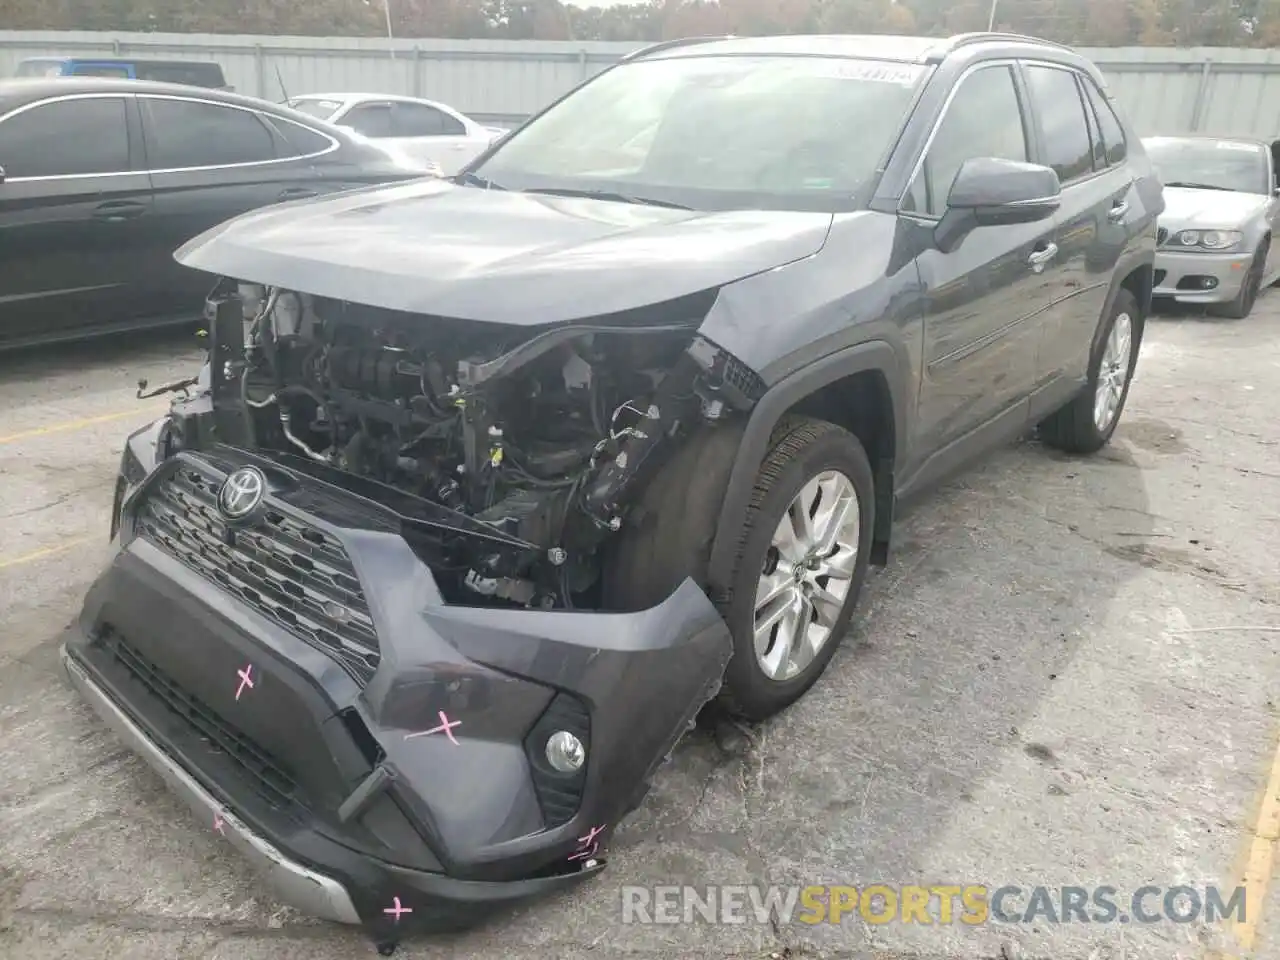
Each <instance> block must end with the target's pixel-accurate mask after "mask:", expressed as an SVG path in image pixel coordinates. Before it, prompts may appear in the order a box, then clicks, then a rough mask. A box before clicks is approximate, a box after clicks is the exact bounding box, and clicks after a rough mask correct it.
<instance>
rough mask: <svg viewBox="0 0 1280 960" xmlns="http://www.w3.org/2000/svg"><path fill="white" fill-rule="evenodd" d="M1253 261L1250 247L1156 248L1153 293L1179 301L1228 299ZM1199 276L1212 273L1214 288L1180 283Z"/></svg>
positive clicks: (1218, 301) (1196, 301) (1222, 301)
mask: <svg viewBox="0 0 1280 960" xmlns="http://www.w3.org/2000/svg"><path fill="white" fill-rule="evenodd" d="M1252 263H1253V255H1252V254H1251V253H1249V252H1248V251H1245V252H1239V251H1237V252H1235V253H1181V252H1175V251H1171V250H1167V249H1161V250H1157V251H1156V259H1155V277H1156V283H1155V286H1154V288H1153V289H1152V291H1151V295H1152V296H1153V297H1161V298H1165V299H1173V300H1176V301H1177V302H1179V303H1229V302H1231V301H1232V300H1234V299H1235V298H1236V296H1237V294H1239V293H1240V287H1241V286H1242V285H1243V283H1244V280H1245V277H1247V276H1248V275H1249V267H1250V265H1251V264H1252ZM1197 277H1213V278H1214V279H1215V280H1217V281H1218V282H1217V285H1216V286H1215V287H1214V288H1213V289H1212V290H1204V289H1197V288H1195V287H1188V286H1185V285H1184V286H1179V284H1184V282H1191V280H1192V278H1197Z"/></svg>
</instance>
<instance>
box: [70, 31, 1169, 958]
mask: <svg viewBox="0 0 1280 960" xmlns="http://www.w3.org/2000/svg"><path fill="white" fill-rule="evenodd" d="M1162 206H1163V201H1162V195H1161V188H1160V185H1159V183H1158V182H1157V180H1156V178H1155V177H1154V176H1153V174H1152V169H1151V165H1150V164H1149V163H1148V161H1147V158H1146V156H1145V155H1144V153H1143V150H1142V145H1141V142H1140V141H1139V140H1138V138H1137V137H1136V136H1134V134H1133V131H1132V130H1131V129H1130V128H1129V127H1128V126H1127V125H1126V123H1125V122H1124V120H1123V119H1122V118H1121V117H1120V115H1119V114H1118V112H1117V111H1116V110H1115V108H1114V105H1113V104H1112V103H1111V101H1110V100H1109V99H1108V97H1107V95H1106V92H1105V88H1104V86H1103V80H1102V77H1101V76H1100V74H1099V72H1098V70H1097V69H1096V68H1095V67H1094V66H1093V65H1091V64H1090V63H1089V62H1087V61H1086V60H1084V59H1083V58H1081V57H1079V56H1077V55H1076V54H1074V53H1073V52H1072V51H1070V50H1068V49H1066V48H1064V47H1060V46H1055V45H1052V44H1048V43H1042V42H1038V41H1035V40H1031V39H1027V38H1023V37H1012V36H1001V35H989V34H984V35H977V36H961V37H955V38H953V39H951V40H945V41H942V40H928V39H916V38H893V37H783V38H751V39H719V40H700V41H692V40H691V41H681V42H677V43H668V44H661V45H658V46H656V47H652V48H649V49H647V50H644V51H641V52H639V53H636V54H634V55H632V56H630V57H628V58H627V59H626V60H624V61H623V62H621V63H620V64H618V65H616V66H614V67H612V68H610V69H608V70H606V71H604V72H603V73H601V74H600V75H598V76H597V77H595V78H594V79H592V80H590V81H588V82H587V83H585V84H584V85H582V86H581V87H579V88H578V89H576V90H574V91H573V92H571V93H569V94H568V95H567V96H566V97H564V98H563V99H561V100H560V101H558V102H556V103H554V104H552V105H551V106H550V107H548V108H547V109H546V110H545V111H543V112H542V113H541V114H539V115H538V116H536V117H535V118H534V119H532V120H531V121H529V122H528V123H527V124H525V125H524V126H523V127H521V128H520V129H519V130H517V131H515V132H514V133H512V134H511V135H510V136H509V137H508V138H507V139H505V140H504V141H502V142H501V143H499V144H497V145H496V146H494V147H492V148H491V149H490V150H489V151H488V152H487V153H486V154H484V155H482V156H481V157H479V158H478V159H477V160H476V161H474V162H473V163H472V164H470V165H469V167H468V168H467V169H466V170H465V171H464V172H462V173H461V174H460V175H458V176H457V177H455V178H453V180H452V181H446V180H441V179H434V180H422V181H418V182H414V183H409V184H402V185H397V186H394V187H380V188H371V189H368V190H362V191H355V192H351V193H347V194H345V195H342V196H337V197H330V198H323V199H317V200H312V201H305V202H302V203H298V204H293V205H290V206H288V207H286V208H278V209H271V208H268V209H263V210H259V211H257V212H254V213H250V214H246V215H245V216H243V217H240V218H238V219H237V220H234V221H232V222H230V223H227V224H224V225H222V226H220V227H218V228H217V229H216V230H214V231H211V232H209V233H208V234H205V235H204V236H201V237H198V238H196V239H194V240H192V241H191V242H190V243H188V244H186V245H185V246H184V247H183V248H182V249H181V250H180V251H178V253H177V259H178V260H179V261H180V262H181V263H183V264H185V265H186V266H187V267H189V268H191V269H192V270H193V272H194V271H205V272H206V273H207V275H208V276H209V278H210V280H211V281H212V280H214V278H215V277H220V278H221V279H220V280H218V281H217V285H216V286H215V288H214V292H213V295H212V297H211V299H210V302H209V307H208V318H209V332H210V350H209V363H208V365H207V366H206V367H205V369H204V371H203V372H202V374H201V387H202V389H201V390H200V391H199V393H198V394H197V395H195V396H192V397H190V398H187V399H183V400H181V401H177V402H175V403H174V404H173V406H172V409H171V412H170V414H169V415H168V416H166V417H165V418H163V419H162V420H160V421H158V422H157V423H155V424H153V425H152V426H151V427H148V428H146V429H145V430H143V431H140V432H139V433H137V434H135V435H133V436H132V437H130V438H129V440H128V443H127V447H126V451H125V454H124V459H123V462H122V465H121V471H120V476H119V480H118V483H117V490H116V504H115V509H114V511H113V521H112V538H113V547H114V554H113V558H112V559H111V561H110V563H109V566H108V568H107V569H106V570H105V571H104V572H103V574H102V575H101V577H100V578H99V579H98V580H97V582H96V583H95V584H94V585H93V587H92V589H91V591H90V593H89V596H88V598H87V599H86V601H85V604H84V608H83V611H82V614H81V617H80V620H79V622H78V623H77V624H76V625H75V626H74V627H73V628H72V629H71V630H70V631H69V632H68V634H67V636H66V645H65V648H64V657H63V662H64V664H65V666H66V669H67V672H68V675H69V677H70V679H71V682H72V683H73V684H74V685H75V687H76V688H77V689H78V690H79V691H80V692H81V694H82V695H83V696H84V697H85V698H86V699H87V700H89V701H90V702H91V703H92V704H93V705H94V707H95V708H96V709H97V710H98V712H99V713H100V714H101V715H102V716H103V717H104V718H105V719H107V720H108V721H109V722H110V723H112V724H113V725H114V726H115V728H116V729H117V730H118V731H119V732H120V733H121V735H122V736H123V737H124V738H125V739H126V740H128V742H129V743H130V744H131V745H132V746H133V747H134V748H135V749H137V750H138V751H140V752H141V753H142V754H143V755H144V756H145V757H146V758H147V760H148V761H149V762H150V763H151V764H152V765H153V766H155V767H156V769H158V770H159V771H160V772H161V773H162V775H163V776H164V777H165V778H166V779H167V780H168V782H169V783H170V784H172V785H173V786H174V787H175V789H177V790H178V791H179V792H180V793H181V794H182V795H183V796H184V797H185V799H186V800H187V802H188V803H190V804H191V805H192V806H193V807H194V808H195V809H196V810H197V811H198V812H199V816H200V818H201V819H202V820H203V821H204V822H205V823H215V824H217V825H218V826H219V829H221V830H223V831H224V834H223V835H224V836H225V837H226V838H227V840H228V842H230V843H233V844H234V845H236V846H237V847H238V848H239V849H241V850H243V851H244V852H245V853H246V854H247V855H248V856H250V857H251V858H252V859H253V860H254V861H255V862H256V863H257V864H258V865H259V866H260V867H262V869H263V870H265V871H266V873H267V875H268V876H269V877H270V878H271V879H272V880H273V881H274V882H275V883H276V886H277V888H278V889H279V890H280V891H281V895H282V896H283V897H285V898H287V899H288V900H289V901H290V902H291V903H293V904H295V905H297V906H299V907H300V908H301V909H303V910H306V911H309V912H312V913H316V914H319V915H321V916H325V917H329V918H331V919H335V920H341V921H346V922H353V923H363V924H366V925H367V926H369V927H370V928H371V929H372V930H373V931H374V933H375V935H376V936H377V937H378V938H379V939H380V940H382V941H383V942H384V944H390V943H391V942H393V941H394V940H395V939H396V938H397V937H399V936H400V935H402V934H403V933H404V932H405V931H407V930H412V929H423V928H434V927H440V926H448V925H457V924H464V923H466V922H468V921H470V920H474V919H481V918H484V917H486V916H489V915H491V913H492V910H493V908H494V907H495V906H496V905H497V904H499V903H502V902H505V901H511V900H516V899H520V898H523V897H527V896H530V895H533V894H537V893H542V892H546V891H549V890H554V889H558V888H562V887H564V886H566V885H569V884H572V883H574V882H576V881H577V880H580V879H581V878H583V877H587V876H591V875H593V874H595V873H596V872H598V871H599V870H600V869H601V868H602V867H603V862H604V861H603V850H604V849H605V847H606V845H607V842H608V838H609V837H610V835H611V831H612V829H613V828H614V826H615V825H616V824H617V823H618V821H619V820H620V819H621V818H622V817H623V816H625V815H626V814H627V812H628V811H629V810H630V809H632V808H633V807H634V806H635V805H636V804H638V803H639V802H641V799H642V798H643V796H644V793H645V790H646V788H647V785H648V783H649V781H650V779H651V778H652V776H653V774H654V772H655V770H656V769H657V767H658V765H659V764H660V763H661V762H662V760H663V758H664V757H665V756H667V754H668V753H669V751H670V750H671V749H672V747H673V745H674V744H675V743H676V741H677V740H678V738H679V737H680V736H681V734H682V733H683V732H684V731H685V729H686V728H687V726H688V724H689V723H690V722H691V721H692V719H693V717H694V716H695V715H696V713H697V711H698V710H699V709H700V708H701V707H702V705H703V704H704V703H706V702H707V700H708V699H709V698H711V697H713V696H716V695H717V694H720V695H721V696H722V697H723V699H724V700H725V702H726V704H727V705H728V706H729V707H730V708H731V709H733V710H735V711H737V712H738V713H740V714H742V715H744V716H746V717H748V718H753V719H759V718H763V717H767V716H769V715H770V714H772V713H775V712H776V711H778V710H781V709H783V708H785V707H786V706H787V705H788V704H790V703H792V702H793V701H795V700H796V699H797V698H799V697H800V696H801V695H802V694H804V692H805V691H806V690H807V689H809V687H810V686H811V685H812V684H813V683H814V682H815V681H816V680H817V679H818V677H819V676H820V674H821V673H822V672H823V670H824V669H825V668H826V666H827V664H828V662H829V661H830V659H831V656H832V654H833V653H834V651H835V649H836V647H837V645H838V644H839V643H840V641H841V639H842V638H843V636H844V634H845V633H846V631H847V629H848V628H849V625H850V621H851V618H852V616H853V614H854V610H855V606H856V604H857V600H858V595H859V590H860V588H861V585H862V581H863V578H864V576H865V574H866V571H867V567H868V565H869V564H872V563H876V564H883V563H884V562H885V561H886V558H887V556H888V553H889V546H890V540H891V536H892V533H893V516H894V511H895V508H896V506H897V505H898V504H899V503H900V502H902V501H903V500H904V498H907V497H909V496H911V495H912V494H914V493H916V492H918V491H921V490H923V489H924V488H926V487H927V486H929V485H931V484H932V483H934V482H935V481H937V480H939V479H940V478H942V477H944V476H945V475H947V474H948V473H950V472H951V471H953V470H954V469H955V468H957V467H958V466H959V465H960V464H962V463H964V462H965V461H967V460H969V459H970V458H972V457H974V456H975V455H978V454H980V453H982V452H984V451H987V450H990V449H991V448H992V447H994V446H996V445H997V444H1000V443H1003V442H1005V441H1007V440H1009V439H1010V438H1013V437H1015V436H1016V435H1018V434H1020V433H1022V432H1023V431H1025V430H1027V429H1029V428H1031V427H1033V426H1036V425H1038V427H1039V430H1040V434H1041V436H1042V437H1043V438H1044V440H1045V441H1046V442H1047V443H1049V444H1052V445H1054V446H1056V447H1059V448H1061V449H1064V450H1068V451H1072V452H1075V453H1081V454H1086V453H1090V452H1092V451H1096V450H1098V449H1099V448H1100V447H1102V446H1103V445H1104V444H1105V443H1106V442H1107V441H1108V439H1109V438H1110V437H1111V435H1112V432H1113V431H1114V430H1115V428H1116V423H1117V421H1118V418H1119V417H1120V414H1121V410H1122V408H1123V406H1124V402H1125V397H1126V395H1127V392H1128V388H1129V383H1130V379H1131V376H1132V373H1133V370H1134V366H1135V364H1136V362H1137V357H1138V350H1139V345H1140V343H1141V340H1142V332H1143V322H1144V319H1145V317H1146V315H1147V310H1148V307H1149V304H1150V299H1151V282H1152V261H1153V258H1154V255H1155V230H1156V218H1157V216H1158V215H1159V214H1160V212H1161V209H1162ZM854 669H856V665H855V666H854Z"/></svg>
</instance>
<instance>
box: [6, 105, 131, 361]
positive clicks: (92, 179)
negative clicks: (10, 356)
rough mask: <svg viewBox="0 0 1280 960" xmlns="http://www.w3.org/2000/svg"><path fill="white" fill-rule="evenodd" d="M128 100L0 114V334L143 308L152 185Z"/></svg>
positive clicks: (86, 322)
mask: <svg viewBox="0 0 1280 960" xmlns="http://www.w3.org/2000/svg"><path fill="white" fill-rule="evenodd" d="M140 140H141V137H140V133H139V128H138V122H137V113H136V107H135V105H134V103H133V100H132V98H130V97H126V96H123V95H119V94H90V95H75V96H67V97H55V98H51V99H48V100H44V101H40V102H37V103H35V104H30V105H27V106H24V107H20V108H18V109H17V110H15V111H13V112H11V113H9V114H8V115H6V116H5V117H3V118H0V167H3V168H4V174H5V176H4V180H3V182H0V339H3V340H4V341H7V342H10V343H12V342H16V341H20V340H24V339H28V338H32V337H37V336H38V337H42V338H44V337H49V336H59V335H66V334H69V333H70V332H71V331H73V330H75V329H77V328H84V327H94V326H98V327H103V326H110V325H118V324H122V323H127V322H129V321H131V320H133V319H134V318H136V317H137V316H138V315H139V314H141V313H144V312H145V311H144V309H143V304H142V292H143V286H144V285H143V284H142V283H141V281H142V279H143V278H144V277H145V275H146V263H145V255H146V249H147V244H148V240H147V235H148V231H149V230H150V229H151V225H152V221H153V218H152V216H151V213H152V202H151V186H150V182H149V180H148V178H147V175H146V173H145V172H143V170H142V166H143V164H142V156H141V143H140Z"/></svg>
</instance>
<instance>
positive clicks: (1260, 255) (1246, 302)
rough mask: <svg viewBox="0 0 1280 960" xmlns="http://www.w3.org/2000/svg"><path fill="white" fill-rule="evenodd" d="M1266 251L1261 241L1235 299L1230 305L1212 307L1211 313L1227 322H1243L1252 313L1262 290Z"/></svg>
mask: <svg viewBox="0 0 1280 960" xmlns="http://www.w3.org/2000/svg"><path fill="white" fill-rule="evenodd" d="M1268 250H1269V246H1268V244H1267V243H1266V241H1263V244H1262V246H1260V247H1259V248H1258V251H1257V252H1256V253H1255V254H1254V255H1253V262H1252V263H1250V264H1249V273H1248V275H1247V276H1246V277H1245V278H1244V282H1243V283H1242V284H1241V285H1240V292H1239V293H1238V294H1236V298H1235V299H1234V300H1232V301H1231V302H1230V303H1224V304H1222V305H1221V306H1217V307H1213V308H1212V309H1211V312H1212V313H1214V314H1215V315H1216V316H1219V317H1226V318H1227V319H1229V320H1243V319H1244V318H1245V317H1247V316H1249V314H1251V313H1253V306H1254V304H1256V303H1257V302H1258V293H1259V292H1260V291H1261V290H1262V276H1263V274H1264V273H1266V270H1267V252H1268Z"/></svg>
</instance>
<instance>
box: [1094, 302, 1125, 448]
mask: <svg viewBox="0 0 1280 960" xmlns="http://www.w3.org/2000/svg"><path fill="white" fill-rule="evenodd" d="M1132 352H1133V320H1132V318H1131V317H1130V316H1129V314H1127V313H1120V314H1117V315H1116V319H1115V323H1113V324H1112V325H1111V333H1110V335H1108V337H1107V345H1106V347H1105V348H1104V349H1103V351H1102V360H1101V362H1100V363H1099V365H1098V382H1097V386H1096V387H1095V389H1094V394H1093V425H1094V426H1095V427H1097V428H1098V432H1099V433H1106V432H1107V430H1108V429H1110V427H1111V424H1112V422H1113V421H1114V420H1115V418H1116V414H1118V413H1119V412H1120V400H1121V398H1123V397H1124V388H1125V384H1126V383H1127V382H1128V380H1129V358H1130V356H1131V355H1132Z"/></svg>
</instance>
